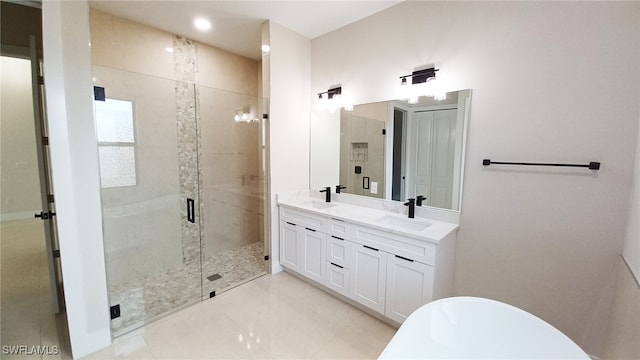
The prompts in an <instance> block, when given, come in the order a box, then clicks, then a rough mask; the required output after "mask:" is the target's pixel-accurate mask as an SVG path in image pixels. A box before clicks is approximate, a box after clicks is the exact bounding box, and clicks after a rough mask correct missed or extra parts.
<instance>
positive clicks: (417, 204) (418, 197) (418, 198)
mask: <svg viewBox="0 0 640 360" xmlns="http://www.w3.org/2000/svg"><path fill="white" fill-rule="evenodd" d="M422 200H427V197H426V196H423V195H418V196H416V206H422Z"/></svg>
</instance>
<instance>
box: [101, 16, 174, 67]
mask: <svg viewBox="0 0 640 360" xmlns="http://www.w3.org/2000/svg"><path fill="white" fill-rule="evenodd" d="M90 27H91V59H92V62H93V64H94V65H99V66H107V67H111V68H115V69H121V70H127V71H132V72H136V73H140V74H146V75H152V76H158V77H161V78H165V79H173V76H174V67H173V54H172V53H170V52H168V51H167V50H166V49H167V48H171V47H172V46H173V38H172V36H171V34H169V33H167V32H164V31H162V30H158V29H154V28H152V27H149V26H146V25H142V24H139V23H136V22H133V21H130V20H126V19H123V18H120V17H117V16H114V15H111V14H108V13H105V12H102V11H99V10H96V9H93V8H91V9H90ZM149 59H153V61H149Z"/></svg>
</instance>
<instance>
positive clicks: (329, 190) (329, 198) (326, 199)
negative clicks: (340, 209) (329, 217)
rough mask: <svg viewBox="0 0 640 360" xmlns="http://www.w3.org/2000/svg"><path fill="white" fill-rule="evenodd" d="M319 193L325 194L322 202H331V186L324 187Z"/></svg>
mask: <svg viewBox="0 0 640 360" xmlns="http://www.w3.org/2000/svg"><path fill="white" fill-rule="evenodd" d="M320 192H323V193H327V194H326V196H325V200H324V201H326V202H331V186H327V187H325V188H324V190H320Z"/></svg>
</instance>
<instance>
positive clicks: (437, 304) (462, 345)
mask: <svg viewBox="0 0 640 360" xmlns="http://www.w3.org/2000/svg"><path fill="white" fill-rule="evenodd" d="M379 358H380V359H583V360H588V359H589V356H588V355H587V354H586V353H585V352H584V351H582V349H580V347H578V345H576V344H575V343H574V342H573V341H572V340H571V339H569V338H568V337H567V336H566V335H564V334H563V333H562V332H560V331H559V330H558V329H556V328H554V327H553V326H551V325H549V324H548V323H546V322H545V321H543V320H541V319H540V318H538V317H536V316H534V315H532V314H530V313H528V312H526V311H524V310H521V309H519V308H516V307H514V306H511V305H508V304H505V303H502V302H499V301H495V300H490V299H484V298H477V297H452V298H445V299H440V300H437V301H433V302H430V303H428V304H426V305H423V306H422V307H420V308H418V309H417V310H416V311H414V312H413V313H412V314H411V315H409V317H408V318H407V320H406V321H405V322H404V323H403V324H402V326H401V327H400V329H398V332H396V334H395V335H394V337H393V338H392V339H391V341H390V342H389V344H387V347H386V348H385V349H384V351H383V352H382V354H381V355H380V357H379Z"/></svg>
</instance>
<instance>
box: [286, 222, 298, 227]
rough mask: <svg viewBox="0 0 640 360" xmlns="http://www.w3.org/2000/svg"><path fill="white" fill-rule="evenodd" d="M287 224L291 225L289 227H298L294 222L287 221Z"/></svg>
mask: <svg viewBox="0 0 640 360" xmlns="http://www.w3.org/2000/svg"><path fill="white" fill-rule="evenodd" d="M286 223H287V224H289V225H293V226H296V224H294V223H292V222H288V221H287V222H286Z"/></svg>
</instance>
